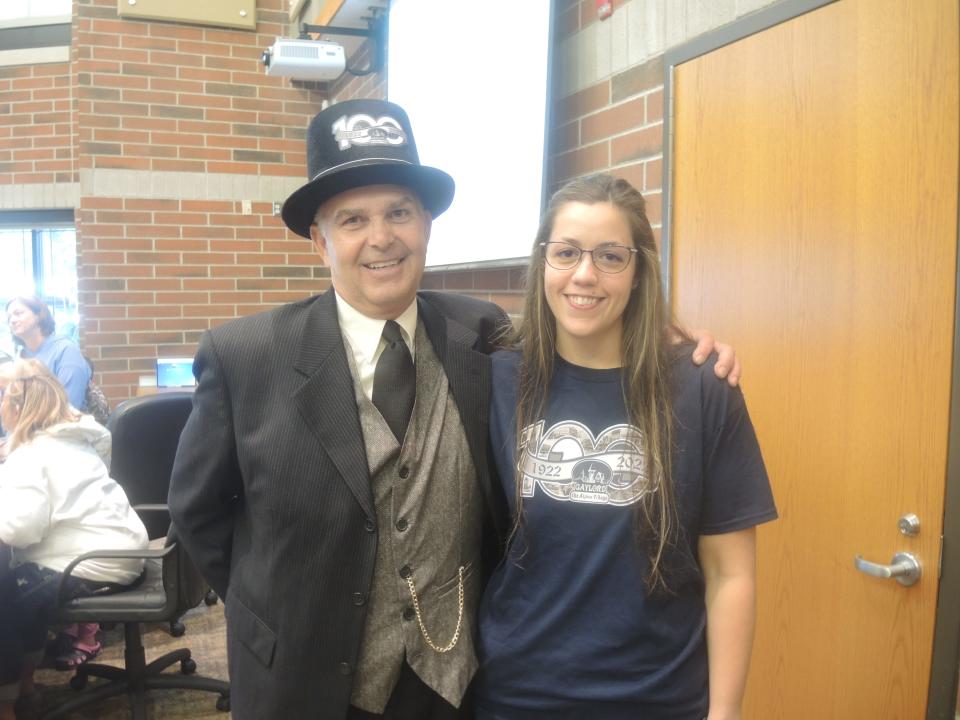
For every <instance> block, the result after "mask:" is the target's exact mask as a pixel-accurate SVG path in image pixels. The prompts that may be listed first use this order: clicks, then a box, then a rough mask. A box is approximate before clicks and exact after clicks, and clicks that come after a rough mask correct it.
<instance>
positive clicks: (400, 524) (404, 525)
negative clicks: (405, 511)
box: [397, 518, 408, 532]
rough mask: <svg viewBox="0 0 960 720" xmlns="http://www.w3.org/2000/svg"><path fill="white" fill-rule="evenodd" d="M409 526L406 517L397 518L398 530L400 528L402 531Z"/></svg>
mask: <svg viewBox="0 0 960 720" xmlns="http://www.w3.org/2000/svg"><path fill="white" fill-rule="evenodd" d="M407 527H408V525H407V521H406V520H405V519H404V518H400V519H399V520H397V530H399V531H400V532H403V531H404V530H406V529H407Z"/></svg>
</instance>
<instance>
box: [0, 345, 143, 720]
mask: <svg viewBox="0 0 960 720" xmlns="http://www.w3.org/2000/svg"><path fill="white" fill-rule="evenodd" d="M0 393H2V399H0V419H2V420H3V425H4V427H5V428H7V431H8V435H7V439H6V443H5V447H4V453H5V455H6V457H5V461H4V462H3V463H2V464H0V544H2V545H4V546H6V547H7V548H9V549H10V550H11V551H12V556H13V562H12V564H11V566H10V568H9V569H8V570H7V572H6V574H5V575H4V580H3V582H2V583H0V648H2V651H0V720H11V719H12V718H14V702H15V701H17V698H18V696H19V698H20V700H19V701H18V702H19V704H20V706H21V707H23V706H24V705H30V704H34V705H35V704H36V703H35V698H36V696H35V694H34V691H33V669H34V667H35V666H36V663H37V661H38V660H39V659H40V657H41V656H42V655H43V649H44V643H45V641H46V628H47V618H48V614H49V612H50V610H51V608H52V607H53V605H54V602H55V598H56V594H57V589H58V587H59V584H60V578H61V573H62V571H63V570H64V569H65V568H66V566H67V564H68V563H70V561H71V560H73V559H74V558H75V557H77V556H78V555H81V554H83V553H85V552H90V551H92V550H98V549H111V550H120V549H143V548H146V546H147V532H146V530H145V529H144V527H143V523H142V522H141V521H140V518H139V517H138V516H137V514H136V513H135V512H134V510H133V509H132V508H131V507H130V503H129V502H128V501H127V497H126V495H125V494H124V492H123V489H122V488H121V487H120V486H119V485H117V483H116V482H114V481H113V480H112V479H111V478H110V475H109V471H108V468H107V463H108V462H109V458H110V433H109V432H108V431H107V430H106V429H105V428H103V427H102V426H101V425H99V424H98V423H97V422H96V421H94V420H93V418H91V417H90V416H89V415H81V414H79V413H78V412H77V411H76V410H74V409H73V408H72V407H70V404H69V403H68V401H67V396H66V394H65V393H64V391H63V388H62V386H61V385H60V383H59V382H58V381H57V379H56V378H55V377H53V375H52V374H51V373H50V371H49V370H47V368H46V367H44V365H43V364H42V363H41V362H39V361H38V360H18V361H17V362H15V363H12V364H7V365H4V366H3V367H2V368H0ZM141 570H142V561H140V560H128V559H101V560H89V561H86V562H84V563H81V564H80V565H79V566H77V568H76V569H75V570H74V572H73V574H72V578H73V580H72V581H70V586H71V587H70V591H71V593H72V594H73V595H74V596H80V595H89V594H93V593H99V592H109V591H110V590H113V589H117V588H119V587H121V586H126V585H129V584H131V583H133V582H135V581H136V580H137V579H138V577H139V575H140V572H141ZM94 642H95V640H94Z"/></svg>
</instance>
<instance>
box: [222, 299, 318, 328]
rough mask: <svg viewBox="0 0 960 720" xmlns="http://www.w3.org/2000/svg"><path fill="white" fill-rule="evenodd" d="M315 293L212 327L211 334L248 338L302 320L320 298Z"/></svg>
mask: <svg viewBox="0 0 960 720" xmlns="http://www.w3.org/2000/svg"><path fill="white" fill-rule="evenodd" d="M320 297H321V296H320V295H313V296H311V297H308V298H304V299H303V300H298V301H296V302H292V303H287V304H285V305H279V306H277V307H275V308H270V309H269V310H264V311H262V312H258V313H254V314H253V315H245V316H243V317H239V318H235V319H233V320H228V321H227V322H225V323H223V324H222V325H218V326H217V327H215V328H211V330H210V334H211V335H213V336H214V338H216V339H227V338H236V337H240V338H247V337H250V336H256V335H257V334H258V333H262V332H264V331H265V330H267V329H270V328H275V327H277V326H284V325H289V324H294V323H297V322H302V321H303V318H305V317H306V316H307V313H308V312H309V311H310V308H312V307H313V305H314V303H316V302H317V301H318V300H319V299H320Z"/></svg>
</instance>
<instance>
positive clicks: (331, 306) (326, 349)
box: [293, 289, 376, 519]
mask: <svg viewBox="0 0 960 720" xmlns="http://www.w3.org/2000/svg"><path fill="white" fill-rule="evenodd" d="M307 312H308V313H309V314H308V316H307V320H306V323H305V324H304V330H303V336H302V338H301V344H300V347H299V348H298V352H297V356H296V358H295V359H294V368H295V369H296V370H297V372H299V373H301V374H302V375H304V376H305V380H304V383H303V384H302V385H301V386H300V388H299V389H298V390H297V391H296V392H295V393H294V396H293V402H294V403H295V404H296V407H297V409H298V411H299V412H300V415H301V416H302V417H303V419H304V421H305V422H306V424H307V427H308V428H309V429H310V430H311V431H312V432H313V434H314V435H316V437H317V439H318V440H319V441H320V444H321V445H323V449H324V450H325V451H326V453H327V455H328V456H329V457H330V459H331V460H332V461H333V464H334V465H335V466H336V467H337V470H339V471H340V475H341V476H342V477H343V481H344V482H345V483H346V484H347V486H348V487H349V488H350V491H351V492H352V493H353V494H354V496H355V497H356V498H357V502H358V503H360V507H362V508H363V510H364V512H365V513H366V514H367V516H368V517H369V518H371V519H373V518H375V517H376V513H375V511H374V507H373V493H372V491H371V489H370V474H369V471H368V469H367V456H366V452H365V450H364V447H363V432H362V430H361V428H360V418H359V416H358V414H357V401H356V398H355V396H354V390H353V387H354V386H353V376H352V375H351V374H350V366H349V364H348V362H347V355H346V349H345V348H344V345H343V336H342V335H341V334H340V325H339V323H338V322H337V306H336V297H335V295H334V293H333V290H332V289H331V290H328V291H327V292H326V293H324V294H323V295H321V296H320V297H319V298H317V300H316V302H314V303H313V304H312V306H311V307H310V308H309V310H308V311H307Z"/></svg>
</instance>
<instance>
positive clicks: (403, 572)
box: [400, 565, 413, 580]
mask: <svg viewBox="0 0 960 720" xmlns="http://www.w3.org/2000/svg"><path fill="white" fill-rule="evenodd" d="M411 575H413V570H411V569H410V566H409V565H404V566H403V567H402V568H400V577H402V578H403V579H404V580H406V579H407V578H408V577H410V576H411Z"/></svg>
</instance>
